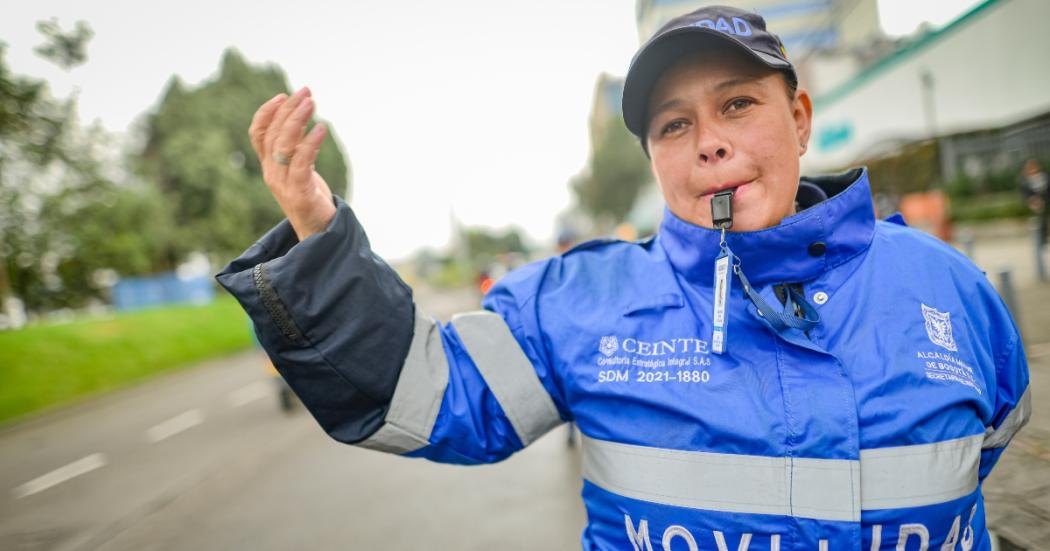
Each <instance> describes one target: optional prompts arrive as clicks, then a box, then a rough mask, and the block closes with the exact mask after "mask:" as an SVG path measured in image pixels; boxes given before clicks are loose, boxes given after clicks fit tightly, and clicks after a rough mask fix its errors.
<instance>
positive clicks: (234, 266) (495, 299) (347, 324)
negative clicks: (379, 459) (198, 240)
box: [217, 198, 562, 464]
mask: <svg viewBox="0 0 1050 551" xmlns="http://www.w3.org/2000/svg"><path fill="white" fill-rule="evenodd" d="M336 207H337V209H336V216H335V218H334V219H333V220H332V222H331V223H330V224H329V226H328V228H326V230H325V231H323V232H320V233H318V234H314V235H311V236H310V237H308V238H307V239H305V240H303V241H302V242H301V243H299V242H298V241H297V239H296V236H295V234H294V232H293V231H292V229H291V227H290V225H289V224H288V222H287V221H285V222H282V223H281V224H280V225H278V226H277V227H276V228H274V229H273V230H271V231H270V232H269V233H268V234H267V235H266V236H264V237H263V238H262V239H260V240H259V242H257V243H256V244H255V245H253V246H252V247H251V248H249V249H248V250H247V251H245V253H244V254H243V255H241V257H239V258H237V259H236V260H234V261H233V262H231V263H230V264H229V265H228V266H227V267H226V268H225V269H224V270H223V271H222V272H221V273H219V275H218V276H217V278H218V280H219V283H220V284H222V285H223V286H224V287H225V288H226V289H227V290H229V291H230V292H231V293H232V294H233V295H234V296H235V297H236V298H237V299H238V300H239V301H240V303H241V305H242V306H243V307H244V309H245V311H246V312H247V313H248V314H249V316H250V317H251V318H252V320H253V322H254V324H255V326H256V331H257V333H258V335H259V340H260V342H261V344H262V346H263V348H264V349H265V350H266V351H267V353H268V354H269V356H270V358H271V360H272V361H273V362H274V365H275V366H276V367H277V370H278V371H279V372H280V373H281V375H282V376H284V377H285V379H286V380H287V381H288V384H289V386H291V388H292V390H294V391H295V393H296V394H297V395H298V396H299V397H300V398H301V399H302V401H303V403H304V405H305V406H306V407H307V409H309V411H310V412H311V414H313V416H314V417H315V418H316V419H317V421H318V423H319V424H320V425H321V426H322V428H324V430H325V431H326V432H328V434H330V435H331V436H332V437H333V438H335V439H336V440H339V441H341V442H345V443H348V444H356V445H360V446H364V447H367V448H372V449H377V450H381V451H386V452H391V453H398V454H403V455H408V456H413V457H426V458H429V459H432V460H435V461H443V462H453V463H464V464H470V463H486V462H493V461H498V460H500V459H503V458H505V457H507V456H508V455H510V454H511V453H513V452H514V451H516V450H518V449H520V448H522V447H524V446H526V445H528V444H529V443H530V442H532V441H533V440H535V439H536V438H538V437H539V436H540V435H542V434H543V433H544V432H546V431H547V430H549V429H550V428H552V427H554V426H556V425H557V424H559V423H560V422H561V415H562V414H561V413H560V412H561V411H562V409H561V408H560V406H558V405H556V404H555V400H554V398H553V395H552V394H551V390H550V389H554V388H555V384H554V382H553V373H552V372H551V370H550V369H549V368H548V367H547V366H548V362H547V358H546V356H545V354H544V353H543V352H542V350H541V349H540V348H538V346H539V343H541V338H542V337H541V333H540V332H539V328H538V324H537V323H534V322H533V323H527V320H533V319H534V314H535V312H534V310H533V311H532V312H528V311H526V310H522V305H523V303H524V304H530V305H531V304H533V300H534V297H535V294H534V292H535V291H536V290H537V289H538V287H539V285H540V281H541V280H542V273H543V269H542V268H537V267H534V268H533V269H531V270H525V272H526V273H527V275H526V276H525V277H519V278H517V279H518V280H519V281H521V283H520V284H519V287H520V288H519V289H516V290H514V291H512V290H511V289H510V288H508V287H507V286H506V285H499V286H497V287H496V288H494V289H493V290H492V291H490V293H489V297H488V299H487V300H486V303H485V307H486V308H487V310H486V311H482V312H474V313H469V314H461V315H458V316H455V317H453V319H452V322H451V323H448V324H441V323H438V322H436V321H434V320H433V319H431V318H430V317H428V316H427V315H425V314H424V313H423V312H421V311H419V310H418V309H417V308H416V307H415V305H414V304H413V302H412V293H411V290H410V289H409V288H408V287H407V286H406V285H405V284H404V283H403V282H402V281H401V279H400V278H399V277H398V276H397V274H396V273H395V272H394V271H393V270H392V269H391V268H390V267H389V266H388V265H387V264H386V263H384V262H383V261H382V260H381V259H379V258H378V257H377V256H375V255H374V254H373V253H372V251H371V248H370V246H369V243H368V239H367V237H366V236H365V233H364V230H363V229H362V228H361V226H360V224H359V223H358V221H357V219H356V218H355V217H354V215H353V212H352V210H351V209H350V207H349V206H347V205H346V203H345V202H343V201H342V200H341V199H339V198H336ZM541 265H542V263H541ZM507 279H513V278H510V277H508V278H507ZM526 295H527V296H526ZM521 296H525V298H526V299H527V300H525V301H523V300H520V298H519V297H521Z"/></svg>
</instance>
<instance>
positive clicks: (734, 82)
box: [715, 75, 764, 92]
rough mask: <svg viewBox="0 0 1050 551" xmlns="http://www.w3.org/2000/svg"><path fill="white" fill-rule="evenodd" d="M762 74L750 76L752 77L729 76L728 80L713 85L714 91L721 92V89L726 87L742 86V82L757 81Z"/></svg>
mask: <svg viewBox="0 0 1050 551" xmlns="http://www.w3.org/2000/svg"><path fill="white" fill-rule="evenodd" d="M762 76H764V75H759V76H752V77H740V78H731V79H729V80H726V81H722V82H719V83H718V84H716V85H715V91H716V92H721V91H722V90H725V89H726V88H733V87H735V86H742V85H744V84H752V83H755V82H758V81H759V80H762Z"/></svg>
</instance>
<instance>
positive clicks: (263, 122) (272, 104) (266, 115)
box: [248, 93, 288, 160]
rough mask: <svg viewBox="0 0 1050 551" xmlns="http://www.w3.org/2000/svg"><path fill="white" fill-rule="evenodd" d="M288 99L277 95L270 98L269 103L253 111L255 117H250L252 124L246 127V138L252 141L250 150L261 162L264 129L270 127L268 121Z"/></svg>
mask: <svg viewBox="0 0 1050 551" xmlns="http://www.w3.org/2000/svg"><path fill="white" fill-rule="evenodd" d="M286 99H288V95H287V94H283V93H281V94H277V95H276V96H274V97H272V98H270V100H269V101H267V102H266V103H264V104H262V105H261V106H260V107H259V109H258V110H256V111H255V115H254V116H252V124H251V126H249V127H248V136H250V137H251V140H252V148H253V149H255V154H256V155H258V156H259V159H260V160H262V159H263V157H264V156H265V151H264V150H263V138H264V137H265V136H266V128H267V127H268V126H269V125H270V121H272V120H273V115H274V113H276V112H277V108H278V107H280V106H281V104H282V103H284V100H286Z"/></svg>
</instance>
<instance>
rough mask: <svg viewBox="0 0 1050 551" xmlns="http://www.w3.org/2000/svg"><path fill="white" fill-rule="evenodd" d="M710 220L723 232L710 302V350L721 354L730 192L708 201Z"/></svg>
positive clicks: (729, 269) (729, 278) (729, 273)
mask: <svg viewBox="0 0 1050 551" xmlns="http://www.w3.org/2000/svg"><path fill="white" fill-rule="evenodd" d="M711 221H712V222H713V223H714V226H715V227H716V228H719V229H721V230H722V239H721V241H720V243H719V247H721V249H722V250H721V252H720V253H719V255H718V258H716V259H715V284H714V290H715V296H714V300H713V301H712V304H713V305H714V306H713V311H712V313H711V320H712V325H713V326H714V329H713V330H712V333H711V351H712V352H714V353H715V354H722V353H724V352H725V351H726V329H727V326H728V324H727V323H726V322H727V321H728V316H729V314H728V302H729V289H730V286H731V285H732V284H733V252H732V251H730V250H729V245H727V244H726V230H727V229H729V228H731V227H733V190H731V189H730V190H726V191H720V192H718V193H716V194H715V195H714V197H712V198H711Z"/></svg>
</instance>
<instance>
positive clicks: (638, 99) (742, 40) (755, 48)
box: [623, 6, 795, 144]
mask: <svg viewBox="0 0 1050 551" xmlns="http://www.w3.org/2000/svg"><path fill="white" fill-rule="evenodd" d="M713 44H731V45H734V46H737V47H738V48H740V49H741V50H742V51H745V52H747V53H749V54H751V55H752V56H754V58H755V59H756V60H758V61H760V62H761V63H763V64H765V65H768V66H769V67H771V68H773V69H778V70H786V71H790V72H791V74H792V75H794V72H795V67H794V66H793V65H791V62H790V61H788V59H787V52H786V51H785V50H784V44H783V43H782V42H781V41H780V38H779V37H777V35H775V34H773V33H771V32H769V31H767V30H766V21H765V19H762V16H760V15H758V14H757V13H754V12H749V11H744V10H741V9H738V8H733V7H729V6H707V7H704V8H700V9H698V10H696V11H694V12H691V13H687V14H685V15H680V16H678V17H676V18H674V19H672V20H670V21H668V22H667V24H666V25H664V26H663V27H661V28H660V30H658V31H656V34H654V35H653V37H652V38H650V39H649V40H648V41H647V42H646V43H645V44H644V45H642V47H641V48H640V49H639V50H638V53H636V54H635V55H634V59H632V60H631V68H630V69H628V70H627V78H626V80H625V81H624V85H623V122H624V123H625V124H626V125H627V129H628V130H630V131H631V133H632V134H634V135H635V136H638V138H639V139H641V140H642V143H643V144H645V131H646V125H647V123H648V121H647V118H648V111H649V94H650V93H652V90H653V86H655V85H656V81H657V80H658V79H659V78H660V75H662V74H663V72H664V71H666V70H667V69H668V68H670V67H671V66H672V65H674V63H675V62H676V61H678V60H679V59H680V58H681V57H683V56H686V55H689V54H693V53H696V52H700V51H703V50H704V49H706V48H709V47H711V45H713Z"/></svg>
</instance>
